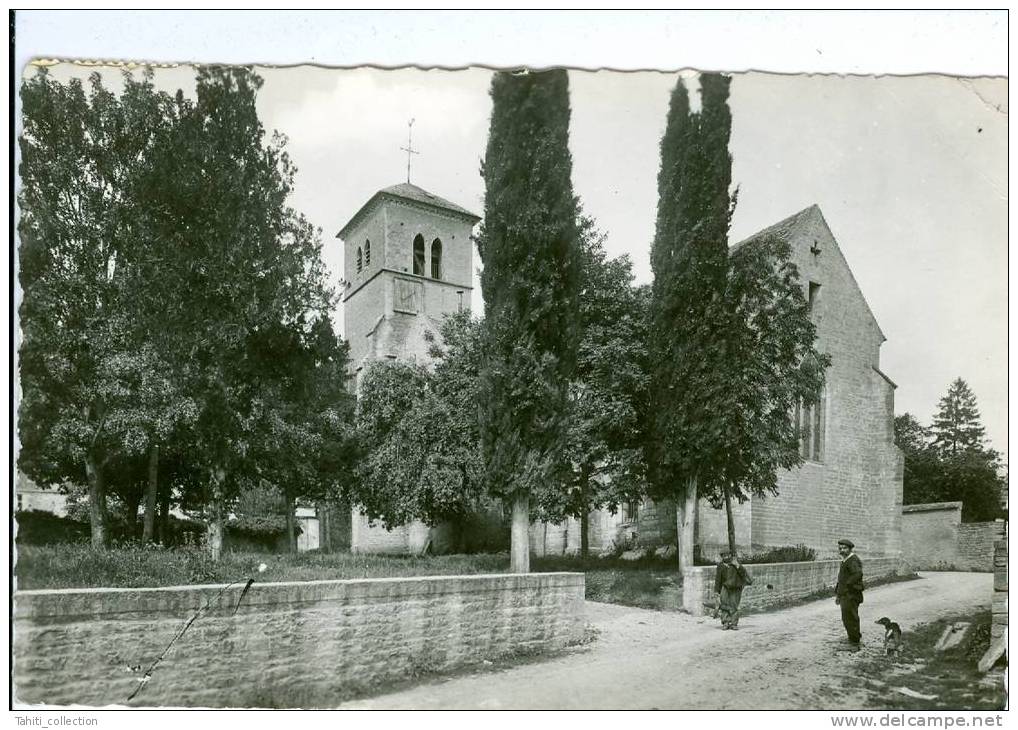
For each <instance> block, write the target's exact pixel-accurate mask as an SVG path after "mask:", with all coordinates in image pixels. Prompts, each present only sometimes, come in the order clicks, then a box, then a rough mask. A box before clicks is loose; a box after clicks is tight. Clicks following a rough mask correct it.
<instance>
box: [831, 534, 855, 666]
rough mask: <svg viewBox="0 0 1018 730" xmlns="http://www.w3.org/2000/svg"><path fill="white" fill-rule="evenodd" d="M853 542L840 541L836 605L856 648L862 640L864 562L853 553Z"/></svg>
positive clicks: (849, 638)
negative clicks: (860, 623) (860, 621)
mask: <svg viewBox="0 0 1018 730" xmlns="http://www.w3.org/2000/svg"><path fill="white" fill-rule="evenodd" d="M854 549H855V544H854V543H853V542H852V541H851V540H844V539H843V540H838V554H839V555H841V568H840V569H839V570H838V585H837V586H836V587H835V589H834V595H835V599H834V600H835V603H837V604H838V605H839V606H841V622H842V623H843V624H845V631H846V632H848V641H849V643H851V644H854V645H855V646H858V645H859V642H860V641H861V640H862V634H861V633H860V632H859V604H860V603H862V561H861V560H859V556H858V555H856V554H855V552H853V550H854Z"/></svg>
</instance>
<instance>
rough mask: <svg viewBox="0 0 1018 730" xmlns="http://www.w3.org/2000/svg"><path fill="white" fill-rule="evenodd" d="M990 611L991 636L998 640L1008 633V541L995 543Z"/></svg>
mask: <svg viewBox="0 0 1018 730" xmlns="http://www.w3.org/2000/svg"><path fill="white" fill-rule="evenodd" d="M990 610H991V612H992V616H993V622H992V624H991V625H990V636H991V638H993V639H996V638H997V637H998V636H1003V634H1004V632H1005V631H1007V539H1004V540H997V542H996V543H994V555H993V599H992V602H991V604H990Z"/></svg>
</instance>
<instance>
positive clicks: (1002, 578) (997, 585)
mask: <svg viewBox="0 0 1018 730" xmlns="http://www.w3.org/2000/svg"><path fill="white" fill-rule="evenodd" d="M993 590H995V591H1006V590H1007V571H1006V570H999V569H998V570H995V571H994V572H993Z"/></svg>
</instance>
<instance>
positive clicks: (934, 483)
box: [894, 413, 943, 504]
mask: <svg viewBox="0 0 1018 730" xmlns="http://www.w3.org/2000/svg"><path fill="white" fill-rule="evenodd" d="M894 440H895V443H897V445H898V448H900V449H901V451H902V453H903V455H904V457H905V468H904V474H903V484H902V501H903V502H904V503H905V504H923V503H926V502H937V501H940V496H941V495H940V494H939V488H940V484H941V483H942V481H941V477H942V472H943V463H942V461H941V458H940V455H939V454H938V453H937V450H936V449H934V448H933V446H932V444H931V436H930V430H929V429H928V428H926V427H925V426H923V425H922V424H921V423H919V421H918V419H916V417H915V416H913V415H912V414H911V413H903V414H901V415H900V416H895V418H894Z"/></svg>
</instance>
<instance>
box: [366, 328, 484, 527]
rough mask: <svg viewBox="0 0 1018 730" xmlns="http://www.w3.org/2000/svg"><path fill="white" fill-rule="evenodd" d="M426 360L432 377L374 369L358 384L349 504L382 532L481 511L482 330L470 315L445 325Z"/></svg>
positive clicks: (393, 366)
mask: <svg viewBox="0 0 1018 730" xmlns="http://www.w3.org/2000/svg"><path fill="white" fill-rule="evenodd" d="M431 355H432V357H434V358H435V363H434V369H433V370H429V369H428V368H426V367H424V366H422V365H418V364H414V363H405V362H379V363H374V364H373V365H371V366H370V367H369V368H368V371H367V373H366V374H365V376H364V378H363V380H362V382H361V388H360V400H359V402H358V416H357V425H358V436H359V439H360V441H361V451H362V453H363V454H364V457H363V459H362V460H361V462H360V464H359V465H358V469H357V475H356V478H355V479H354V480H353V481H352V488H351V492H350V495H349V496H350V500H351V501H352V502H354V503H356V504H358V505H360V507H361V508H362V509H363V510H364V512H365V514H367V516H368V518H369V519H371V520H380V521H381V522H382V524H383V525H385V526H386V527H387V528H391V527H393V526H396V525H401V524H406V523H408V522H411V521H413V520H421V521H423V522H425V523H426V524H428V525H431V526H435V525H437V524H439V523H442V522H452V523H454V524H458V523H462V521H463V520H464V519H465V518H466V516H467V515H468V514H469V513H470V512H471V511H472V510H474V509H476V508H477V507H478V506H479V504H480V497H481V494H482V491H483V480H482V479H481V463H480V445H479V437H478V426H477V417H476V414H477V406H476V396H477V391H478V368H479V362H480V323H479V322H477V321H474V320H471V319H470V316H469V313H468V312H462V313H458V314H454V315H451V316H449V317H447V318H446V319H445V320H444V321H443V323H442V327H441V338H439V339H436V340H435V341H434V342H433V344H432V348H431Z"/></svg>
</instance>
